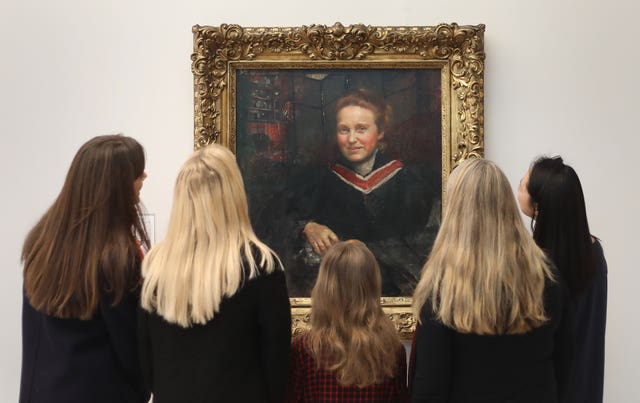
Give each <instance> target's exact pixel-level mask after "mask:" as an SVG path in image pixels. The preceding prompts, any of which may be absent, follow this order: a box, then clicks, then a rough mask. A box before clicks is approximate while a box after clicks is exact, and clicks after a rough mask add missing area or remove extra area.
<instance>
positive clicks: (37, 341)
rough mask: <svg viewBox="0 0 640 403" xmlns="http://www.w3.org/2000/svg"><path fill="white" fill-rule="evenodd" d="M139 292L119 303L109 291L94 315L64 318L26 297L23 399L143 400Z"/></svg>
mask: <svg viewBox="0 0 640 403" xmlns="http://www.w3.org/2000/svg"><path fill="white" fill-rule="evenodd" d="M138 301H139V296H138V295H137V294H135V293H130V294H127V295H125V297H124V298H123V300H122V301H121V302H120V303H119V304H118V305H117V306H113V304H112V299H111V298H110V296H109V295H105V296H103V297H102V298H101V299H100V306H99V309H98V311H97V312H96V313H95V315H94V316H93V317H92V318H91V319H89V320H80V319H59V318H55V317H52V316H49V315H46V314H44V313H42V312H38V311H36V310H35V309H34V308H33V307H32V306H31V305H30V304H29V301H28V299H27V297H26V295H25V294H24V290H23V302H22V375H21V379H20V400H19V401H20V403H45V402H46V403H58V402H59V403H76V402H77V403H87V402H91V403H102V402H104V403H114V402H119V403H120V402H122V403H141V402H145V403H146V402H147V401H148V400H149V393H148V392H147V391H146V390H145V389H144V387H143V382H142V375H141V371H140V368H139V362H138V351H137V334H136V332H137V323H136V320H137V314H136V310H137V305H138Z"/></svg>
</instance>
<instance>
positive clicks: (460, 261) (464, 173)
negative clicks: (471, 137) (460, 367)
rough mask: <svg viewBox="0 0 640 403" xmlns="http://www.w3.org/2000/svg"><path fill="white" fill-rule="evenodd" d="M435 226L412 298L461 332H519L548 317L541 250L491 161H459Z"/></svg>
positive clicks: (546, 274)
mask: <svg viewBox="0 0 640 403" xmlns="http://www.w3.org/2000/svg"><path fill="white" fill-rule="evenodd" d="M447 193H448V199H447V204H446V208H445V211H444V217H443V220H442V224H441V226H440V231H439V232H438V236H437V237H436V240H435V242H434V245H433V249H432V251H431V254H430V256H429V259H428V260H427V262H426V263H425V265H424V268H423V270H422V276H421V278H420V281H419V283H418V285H417V287H416V290H415V294H414V298H413V311H414V314H415V315H416V317H417V318H419V317H420V311H421V310H422V309H431V310H432V311H433V313H434V314H435V317H436V318H437V319H438V320H440V321H441V322H442V323H443V324H444V325H446V326H448V327H450V328H453V329H455V330H457V331H459V332H462V333H474V334H484V335H500V334H522V333H526V332H528V331H530V330H531V329H532V328H535V327H539V326H541V325H542V324H544V323H545V322H546V321H547V316H546V314H545V311H544V298H543V293H544V287H545V280H546V279H550V280H552V279H553V275H552V272H551V269H550V267H549V263H548V261H547V258H546V256H545V255H544V253H543V252H542V250H541V249H540V248H539V247H538V246H537V245H536V244H535V242H534V241H533V239H532V238H531V236H530V235H529V233H528V232H527V230H526V228H525V226H524V224H523V222H522V219H521V217H520V214H519V210H518V206H517V204H516V200H515V197H514V195H513V192H512V189H511V186H510V184H509V181H508V180H507V178H506V176H505V175H504V173H503V172H502V171H501V170H500V168H498V166H497V165H496V164H494V163H493V162H491V161H488V160H484V159H469V160H465V161H463V162H462V163H461V164H460V166H459V167H458V168H457V169H456V170H454V172H453V173H452V174H451V176H450V177H449V183H448V186H447Z"/></svg>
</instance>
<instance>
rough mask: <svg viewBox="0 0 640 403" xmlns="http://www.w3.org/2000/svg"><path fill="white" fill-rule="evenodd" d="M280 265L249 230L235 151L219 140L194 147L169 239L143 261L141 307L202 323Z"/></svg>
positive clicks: (179, 182)
mask: <svg viewBox="0 0 640 403" xmlns="http://www.w3.org/2000/svg"><path fill="white" fill-rule="evenodd" d="M252 249H253V250H255V251H256V255H255V256H257V260H256V257H254V253H253V251H252ZM276 266H279V268H280V269H281V265H280V261H279V259H278V258H277V256H275V254H274V252H273V251H272V250H271V249H270V248H269V247H268V246H267V245H265V244H264V243H262V242H261V241H260V240H259V239H258V238H257V237H256V235H255V233H254V231H253V228H252V227H251V222H250V221H249V211H248V207H247V198H246V195H245V190H244V184H243V181H242V177H241V175H240V170H239V168H238V165H237V163H236V160H235V157H234V155H233V154H232V153H231V151H229V150H228V149H226V148H225V147H222V146H220V145H217V144H213V145H210V146H207V147H204V148H201V149H200V150H198V151H196V152H194V153H193V155H192V156H191V157H190V158H189V159H188V160H187V161H186V162H185V163H184V165H183V166H182V168H181V170H180V172H179V174H178V178H177V179H176V183H175V188H174V195H173V208H172V210H171V216H170V219H169V226H168V229H167V236H166V238H165V239H164V241H163V242H161V243H158V244H157V245H156V246H155V247H154V248H152V249H151V250H150V251H149V253H148V254H147V256H146V257H145V260H144V262H143V265H142V275H143V277H144V281H143V286H142V295H141V303H142V307H143V308H144V309H146V310H147V311H150V312H153V311H155V312H157V313H158V315H160V316H162V317H163V318H164V319H166V320H167V321H168V322H170V323H175V324H178V325H179V326H182V327H189V326H191V325H193V324H204V323H206V322H207V321H209V320H211V319H212V318H213V317H214V315H215V313H216V312H218V311H219V308H220V303H221V302H222V300H223V298H224V297H230V296H232V295H234V294H235V293H236V292H237V291H238V289H240V287H242V285H243V282H244V281H245V280H248V279H249V278H253V277H255V276H257V275H258V274H259V271H260V267H263V268H264V271H265V272H266V273H269V272H272V271H273V270H274V269H275V268H276Z"/></svg>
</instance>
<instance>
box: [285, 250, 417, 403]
mask: <svg viewBox="0 0 640 403" xmlns="http://www.w3.org/2000/svg"><path fill="white" fill-rule="evenodd" d="M381 284H382V279H381V275H380V267H379V266H378V262H377V261H376V258H375V257H374V255H373V253H371V251H370V250H369V249H368V248H367V247H366V246H365V245H364V244H363V243H362V242H360V241H356V240H350V241H344V242H339V243H336V244H334V245H333V246H331V247H330V248H329V249H328V251H327V252H326V253H325V255H324V257H323V259H322V262H321V263H320V271H319V274H318V278H317V281H316V284H315V286H314V288H313V290H312V292H311V328H310V329H309V331H308V332H307V333H306V334H304V335H302V336H300V337H298V338H296V339H295V340H294V342H293V347H292V354H291V374H290V379H289V391H288V393H287V402H291V403H303V402H307V403H308V402H389V403H401V402H404V401H406V400H407V390H406V368H407V366H406V356H405V351H404V348H403V346H402V343H401V342H400V338H399V336H398V334H397V331H396V329H395V327H394V326H393V323H392V322H391V320H390V319H389V318H388V317H387V316H386V315H385V313H384V312H383V311H382V307H381V305H380V297H381V289H382V288H381V287H382V285H381Z"/></svg>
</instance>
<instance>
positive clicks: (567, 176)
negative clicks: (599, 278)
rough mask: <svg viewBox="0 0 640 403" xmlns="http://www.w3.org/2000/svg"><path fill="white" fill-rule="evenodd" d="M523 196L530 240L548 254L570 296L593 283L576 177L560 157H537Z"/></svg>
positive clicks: (584, 213)
mask: <svg viewBox="0 0 640 403" xmlns="http://www.w3.org/2000/svg"><path fill="white" fill-rule="evenodd" d="M527 192H528V193H529V196H530V197H531V202H532V203H533V204H534V206H535V211H536V214H535V215H534V217H533V218H532V220H531V227H532V229H533V239H534V240H535V241H536V243H537V244H538V245H539V246H540V247H541V248H542V249H543V250H544V251H545V252H547V253H548V254H549V256H550V257H551V259H552V260H553V262H554V263H555V265H556V267H557V268H558V270H559V271H560V273H562V275H563V277H564V279H565V280H566V282H567V286H568V287H569V290H571V294H572V295H574V296H577V295H580V294H582V293H583V292H584V291H585V290H587V289H588V288H589V286H590V285H591V283H592V282H593V278H594V276H595V273H596V259H595V255H594V250H593V243H592V241H591V233H590V231H589V223H588V221H587V209H586V206H585V201H584V194H583V192H582V185H581V184H580V179H579V178H578V174H576V171H574V169H573V168H571V167H570V166H569V165H566V164H565V163H564V161H563V160H562V158H561V157H553V158H549V157H541V158H539V159H537V160H536V161H535V162H534V163H533V164H532V165H531V170H530V173H529V182H528V184H527Z"/></svg>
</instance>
